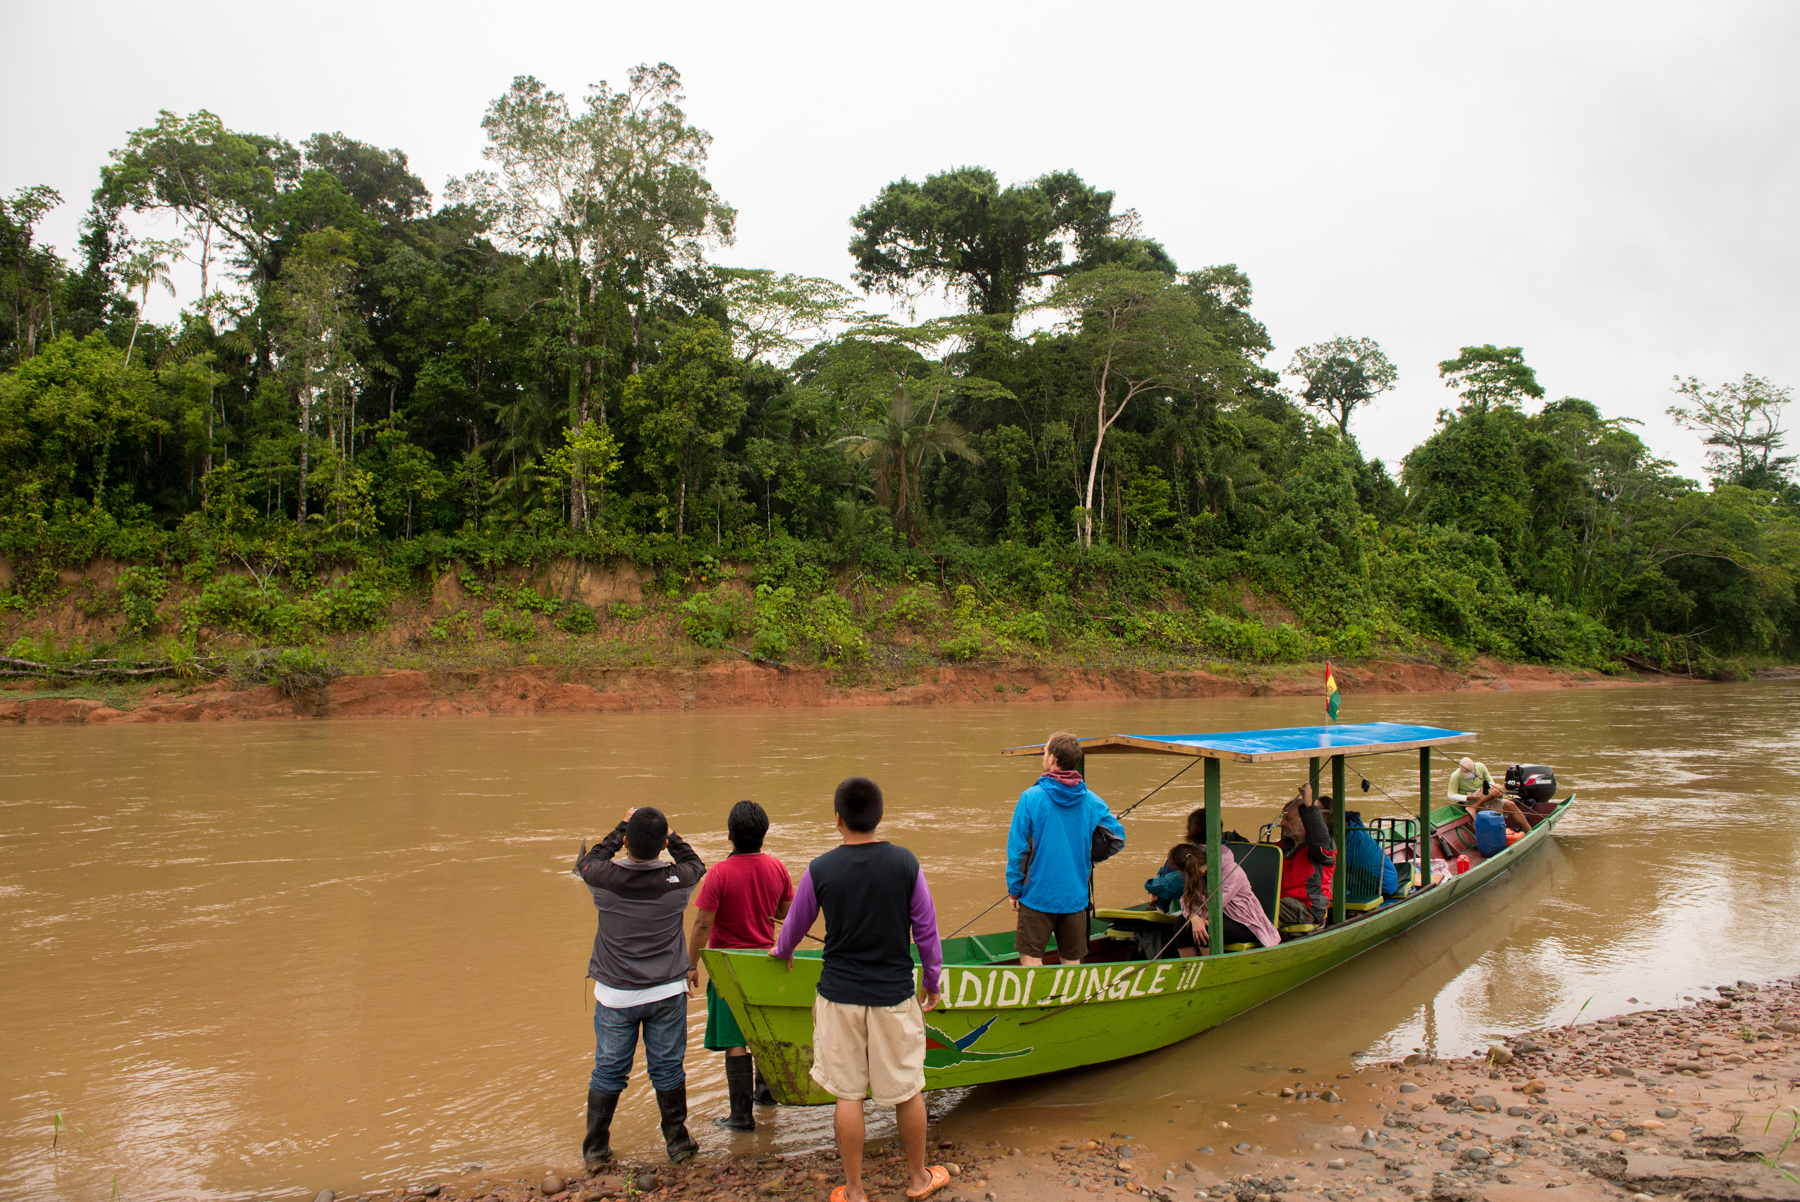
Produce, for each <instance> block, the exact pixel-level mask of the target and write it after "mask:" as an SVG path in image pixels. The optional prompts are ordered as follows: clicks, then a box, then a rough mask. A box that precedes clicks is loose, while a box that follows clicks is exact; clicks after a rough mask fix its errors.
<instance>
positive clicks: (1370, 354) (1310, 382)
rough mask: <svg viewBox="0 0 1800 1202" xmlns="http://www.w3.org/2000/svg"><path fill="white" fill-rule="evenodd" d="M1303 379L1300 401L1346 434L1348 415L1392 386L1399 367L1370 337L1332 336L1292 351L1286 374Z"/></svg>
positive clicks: (1397, 376)
mask: <svg viewBox="0 0 1800 1202" xmlns="http://www.w3.org/2000/svg"><path fill="white" fill-rule="evenodd" d="M1286 374H1288V375H1290V376H1296V377H1298V378H1299V379H1300V380H1302V381H1304V382H1305V385H1306V386H1305V387H1304V388H1302V389H1301V390H1300V400H1301V402H1302V403H1304V404H1305V405H1306V406H1307V407H1309V408H1312V409H1317V410H1319V412H1321V413H1323V414H1325V416H1327V417H1329V418H1330V419H1331V420H1332V421H1334V422H1336V423H1337V428H1338V435H1339V437H1341V438H1348V437H1350V415H1351V414H1352V413H1354V412H1355V411H1356V410H1357V409H1358V408H1360V407H1361V406H1363V405H1367V404H1371V403H1373V402H1374V400H1375V398H1376V397H1378V396H1380V395H1381V394H1382V393H1384V392H1386V391H1387V390H1388V389H1390V388H1392V387H1393V386H1394V381H1395V380H1396V379H1397V378H1399V374H1400V373H1399V370H1398V369H1397V368H1395V367H1394V365H1393V363H1392V362H1390V361H1389V359H1388V357H1387V356H1386V355H1385V354H1383V353H1382V351H1381V347H1380V345H1379V344H1377V343H1376V341H1375V340H1374V339H1373V338H1344V337H1338V338H1333V339H1331V340H1330V341H1329V342H1316V343H1314V344H1313V345H1311V346H1303V347H1301V348H1300V349H1299V350H1297V351H1295V352H1294V359H1293V362H1291V363H1289V364H1288V369H1287V373H1286Z"/></svg>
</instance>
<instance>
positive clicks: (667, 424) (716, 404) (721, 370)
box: [620, 317, 745, 538]
mask: <svg viewBox="0 0 1800 1202" xmlns="http://www.w3.org/2000/svg"><path fill="white" fill-rule="evenodd" d="M661 349H662V357H661V358H660V359H659V360H658V361H657V362H656V363H654V364H652V365H651V366H649V367H646V368H645V369H644V370H643V371H641V372H639V373H638V374H637V375H635V376H633V377H631V379H630V380H628V381H626V384H625V395H624V398H623V399H622V400H621V402H620V407H621V408H622V409H623V411H624V417H625V419H626V420H627V421H628V422H629V423H630V424H631V426H632V427H633V429H634V432H635V433H636V435H637V438H638V441H639V443H640V445H641V446H642V447H643V449H644V459H645V462H646V466H648V467H649V468H650V470H651V473H652V474H653V475H654V476H655V477H656V478H657V480H658V481H659V483H661V484H662V486H663V488H664V489H665V490H668V491H672V492H674V493H675V496H673V497H669V496H668V495H667V492H665V493H664V497H665V500H673V501H674V502H675V535H676V537H677V538H680V537H683V536H684V535H685V533H686V529H687V500H688V494H689V493H690V492H696V493H697V492H698V491H699V490H700V488H701V487H702V485H704V484H705V483H707V482H708V481H709V479H710V477H711V476H712V475H713V474H714V472H715V470H716V468H717V467H718V460H719V453H720V451H721V450H722V449H723V448H724V446H725V444H726V443H727V442H728V441H730V439H731V437H732V435H734V434H735V433H737V428H738V423H739V422H740V421H742V420H743V416H744V407H745V399H744V389H743V383H742V380H741V379H740V372H739V366H738V362H737V360H736V359H734V358H733V357H732V354H731V343H730V342H729V341H728V340H727V339H726V337H725V333H724V331H722V330H721V329H719V327H718V325H717V323H715V322H713V321H711V320H709V319H707V318H704V317H696V318H692V319H690V320H688V321H686V322H683V323H682V324H681V325H680V326H677V327H676V328H675V330H674V331H673V332H672V333H671V334H670V336H669V337H668V338H667V339H665V340H664V342H663V345H662V348H661Z"/></svg>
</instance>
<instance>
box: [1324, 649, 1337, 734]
mask: <svg viewBox="0 0 1800 1202" xmlns="http://www.w3.org/2000/svg"><path fill="white" fill-rule="evenodd" d="M1337 711H1338V687H1337V677H1335V676H1333V675H1332V674H1331V661H1330V660H1326V661H1325V716H1326V717H1327V718H1330V719H1331V720H1332V721H1333V722H1336V721H1337Z"/></svg>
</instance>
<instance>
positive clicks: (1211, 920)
mask: <svg viewBox="0 0 1800 1202" xmlns="http://www.w3.org/2000/svg"><path fill="white" fill-rule="evenodd" d="M1204 771H1205V773H1206V879H1207V880H1209V881H1211V882H1212V885H1213V887H1212V888H1211V889H1209V890H1208V891H1207V898H1206V950H1207V954H1208V955H1211V956H1217V955H1220V954H1222V953H1223V952H1224V951H1225V894H1224V890H1223V889H1222V888H1221V887H1220V885H1221V883H1222V882H1223V881H1224V880H1225V867H1224V863H1225V862H1224V853H1225V833H1224V832H1225V816H1224V814H1223V813H1221V812H1220V801H1219V761H1218V757H1216V756H1210V755H1209V756H1207V757H1206V768H1205V769H1204Z"/></svg>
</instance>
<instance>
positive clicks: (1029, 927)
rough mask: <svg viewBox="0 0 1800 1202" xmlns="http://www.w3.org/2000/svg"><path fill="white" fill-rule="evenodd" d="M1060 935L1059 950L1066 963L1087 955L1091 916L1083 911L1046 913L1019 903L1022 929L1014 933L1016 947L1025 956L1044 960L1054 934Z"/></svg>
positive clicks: (1057, 936)
mask: <svg viewBox="0 0 1800 1202" xmlns="http://www.w3.org/2000/svg"><path fill="white" fill-rule="evenodd" d="M1051 935H1055V936H1056V953H1057V955H1059V956H1061V957H1062V959H1063V962H1064V963H1067V962H1069V961H1071V960H1079V959H1081V958H1082V957H1084V956H1086V955H1087V936H1088V916H1087V911H1085V910H1083V911H1081V912H1080V913H1079V914H1046V913H1044V912H1043V911H1042V910H1033V909H1032V908H1031V907H1030V906H1028V905H1025V904H1024V903H1023V902H1021V903H1020V904H1019V931H1018V934H1017V935H1015V936H1013V950H1014V951H1016V952H1018V953H1019V954H1020V955H1021V956H1032V957H1035V958H1036V959H1039V960H1042V959H1043V958H1044V948H1045V947H1047V946H1048V945H1049V943H1050V936H1051Z"/></svg>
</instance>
